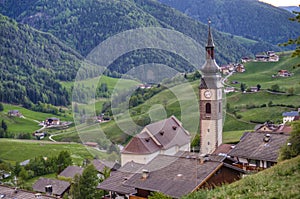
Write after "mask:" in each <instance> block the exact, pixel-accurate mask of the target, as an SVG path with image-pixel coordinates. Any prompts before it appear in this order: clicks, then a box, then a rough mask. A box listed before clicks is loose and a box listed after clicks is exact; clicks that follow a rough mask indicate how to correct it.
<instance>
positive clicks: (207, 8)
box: [159, 0, 300, 52]
mask: <svg viewBox="0 0 300 199" xmlns="http://www.w3.org/2000/svg"><path fill="white" fill-rule="evenodd" d="M159 1H160V2H162V3H164V4H167V5H169V6H171V7H174V8H175V9H177V10H180V11H181V12H183V13H185V14H187V15H188V16H191V17H192V18H195V19H197V20H199V21H201V22H203V23H205V22H206V21H207V19H208V18H210V19H211V20H212V21H213V24H212V26H213V27H215V28H216V29H218V30H220V31H223V32H228V33H231V34H233V35H239V36H243V37H246V38H249V39H253V40H257V41H265V42H269V43H272V44H278V43H283V42H286V41H288V39H290V38H297V37H298V36H299V35H300V24H297V23H296V22H291V21H289V20H288V19H289V18H292V17H294V15H293V14H292V13H290V12H288V11H286V10H283V9H281V8H277V7H274V6H272V5H269V4H266V3H263V2H260V1H249V0H231V1H227V0H211V1H206V0H185V1H182V0H159ZM260 43H261V42H260ZM259 45H260V44H259V43H258V44H257V46H256V47H258V46H259ZM257 50H258V51H257V52H260V51H261V49H259V48H258V49H257Z"/></svg>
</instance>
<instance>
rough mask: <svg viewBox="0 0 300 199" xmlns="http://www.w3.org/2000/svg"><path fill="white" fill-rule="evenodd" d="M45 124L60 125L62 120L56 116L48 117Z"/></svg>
mask: <svg viewBox="0 0 300 199" xmlns="http://www.w3.org/2000/svg"><path fill="white" fill-rule="evenodd" d="M45 125H47V126H56V125H60V120H59V119H58V118H55V117H51V118H47V119H46V121H45Z"/></svg>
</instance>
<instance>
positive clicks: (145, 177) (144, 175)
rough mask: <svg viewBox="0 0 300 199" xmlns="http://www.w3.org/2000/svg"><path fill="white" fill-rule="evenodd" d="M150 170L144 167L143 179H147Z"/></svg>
mask: <svg viewBox="0 0 300 199" xmlns="http://www.w3.org/2000/svg"><path fill="white" fill-rule="evenodd" d="M149 173H150V172H149V171H148V170H146V169H143V170H142V179H143V180H146V179H147V178H148V177H149Z"/></svg>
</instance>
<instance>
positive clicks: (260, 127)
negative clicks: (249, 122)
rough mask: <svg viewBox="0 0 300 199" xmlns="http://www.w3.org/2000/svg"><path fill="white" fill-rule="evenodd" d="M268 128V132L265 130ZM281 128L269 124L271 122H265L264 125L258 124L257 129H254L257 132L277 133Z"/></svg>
mask: <svg viewBox="0 0 300 199" xmlns="http://www.w3.org/2000/svg"><path fill="white" fill-rule="evenodd" d="M264 127H265V128H267V130H264V129H263V128H264ZM278 128H279V126H278V125H275V124H272V123H269V122H265V123H264V124H257V125H256V126H255V127H254V130H255V131H257V132H258V131H272V132H275V131H276V130H277V129H278Z"/></svg>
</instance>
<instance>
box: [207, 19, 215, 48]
mask: <svg viewBox="0 0 300 199" xmlns="http://www.w3.org/2000/svg"><path fill="white" fill-rule="evenodd" d="M210 24H211V20H210V19H209V20H208V40H207V44H206V47H215V45H214V41H213V38H212V35H211V29H210Z"/></svg>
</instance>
